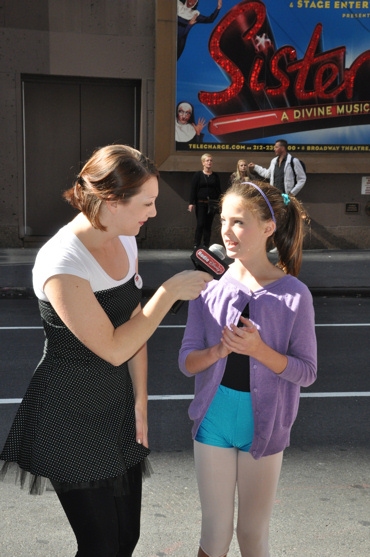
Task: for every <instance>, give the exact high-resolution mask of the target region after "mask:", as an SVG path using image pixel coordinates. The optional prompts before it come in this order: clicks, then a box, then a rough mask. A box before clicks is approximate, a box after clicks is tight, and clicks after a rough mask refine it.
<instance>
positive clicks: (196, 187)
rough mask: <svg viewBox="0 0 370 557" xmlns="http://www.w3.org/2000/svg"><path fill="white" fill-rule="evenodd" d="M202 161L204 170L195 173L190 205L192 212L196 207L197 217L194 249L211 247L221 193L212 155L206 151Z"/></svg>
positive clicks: (189, 209) (189, 208)
mask: <svg viewBox="0 0 370 557" xmlns="http://www.w3.org/2000/svg"><path fill="white" fill-rule="evenodd" d="M201 162H202V166H203V170H199V171H198V172H196V173H195V174H194V175H193V179H192V182H191V191H190V201H189V206H188V211H189V212H192V211H193V209H194V207H195V216H196V219H197V226H196V229H195V235H194V249H195V248H197V247H199V246H200V245H201V244H202V245H204V246H206V247H209V244H210V240H211V232H212V223H213V218H214V216H215V213H216V212H217V206H218V200H219V198H220V195H221V185H220V178H219V177H218V174H216V173H215V172H213V171H212V164H213V160H212V156H211V155H209V154H208V153H204V154H203V155H202V156H201ZM202 238H203V243H202Z"/></svg>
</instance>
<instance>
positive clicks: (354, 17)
mask: <svg viewBox="0 0 370 557" xmlns="http://www.w3.org/2000/svg"><path fill="white" fill-rule="evenodd" d="M171 3H172V2H171ZM157 5H158V8H159V9H158V15H159V19H158V21H157V24H159V27H161V25H162V31H163V30H164V27H163V25H164V18H163V16H164V15H165V14H164V11H165V5H166V2H165V0H162V1H159V2H158V3H157ZM174 5H175V6H174ZM369 6H370V1H363V0H358V1H348V2H342V1H333V0H324V1H314V0H296V1H288V0H279V1H276V0H266V1H260V0H255V1H246V0H244V1H241V2H235V0H222V1H221V0H199V2H196V1H195V0H187V2H185V3H183V2H182V1H181V0H178V1H176V0H173V4H172V6H171V8H172V11H171V14H170V17H169V18H168V17H167V33H166V35H167V39H166V40H167V41H168V31H169V26H168V25H169V22H170V24H171V26H172V27H171V33H170V37H171V40H172V58H171V64H170V66H171V67H169V68H168V69H167V75H166V78H167V82H166V84H167V87H169V88H170V90H171V94H168V93H167V95H166V98H167V111H168V110H169V108H170V107H172V114H171V115H170V121H171V122H173V128H172V130H171V133H169V134H168V137H167V141H169V142H170V145H167V148H166V152H165V151H162V152H163V156H164V158H165V159H168V158H172V162H175V161H181V155H185V154H187V153H193V154H195V153H197V155H199V152H200V151H205V150H207V151H218V152H220V153H224V154H226V153H232V154H233V157H234V158H235V152H236V151H238V152H240V151H241V152H243V151H246V152H248V151H261V152H267V151H271V149H272V146H273V144H274V142H275V141H276V139H278V138H280V137H284V138H285V139H287V140H288V142H289V144H290V148H291V149H292V150H294V151H296V152H298V153H302V152H304V153H305V157H307V156H308V155H309V154H311V153H314V154H315V155H318V154H320V153H326V154H329V153H330V154H331V155H332V162H333V161H334V160H335V159H336V158H337V157H338V156H339V155H342V156H343V154H347V153H351V154H355V153H356V154H359V155H360V154H362V155H363V157H358V160H359V161H360V160H361V159H362V158H364V157H365V156H366V155H367V157H366V158H367V160H368V154H369V152H370V50H369V40H368V36H369V31H370V7H369ZM174 8H175V9H174ZM163 10H164V11H163ZM168 15H169V12H168V2H167V16H168ZM157 36H158V34H157ZM175 37H176V38H175ZM174 38H175V43H176V44H175V45H174V44H173V42H174ZM163 40H164V39H163V37H162V43H163ZM158 41H159V44H160V41H161V39H160V38H158ZM162 48H163V46H162ZM165 48H166V50H167V53H168V42H167V44H166V47H165ZM160 50H161V49H160V48H159V52H160ZM157 62H158V57H157ZM162 73H163V72H162ZM156 77H157V80H158V74H157V76H156ZM168 79H169V80H170V81H171V80H172V89H171V85H170V83H169V82H168ZM165 81H166V79H165ZM162 86H163V83H162ZM158 87H159V88H160V87H161V86H160V85H158V86H157V93H158ZM167 91H168V90H167ZM157 99H158V95H157ZM168 101H169V102H168ZM157 108H159V109H160V106H157ZM160 110H161V109H160ZM156 137H158V135H157V134H156ZM156 141H157V139H156ZM335 154H337V157H335ZM174 155H177V157H175V159H174V158H173V157H174ZM179 156H180V157H179ZM333 157H334V158H333ZM338 160H339V159H338ZM364 160H365V159H364ZM324 164H326V163H324ZM328 164H329V166H330V167H331V166H333V169H334V167H335V165H332V164H331V163H328ZM341 164H342V165H343V158H342V159H341ZM170 166H171V164H170ZM172 166H173V165H172ZM180 166H181V164H180ZM320 166H321V167H322V168H323V163H321V164H320ZM360 166H362V165H361V164H360ZM328 168H329V167H328ZM320 171H321V170H320ZM334 171H340V169H339V170H338V169H334ZM353 171H354V169H353V168H352V172H353Z"/></svg>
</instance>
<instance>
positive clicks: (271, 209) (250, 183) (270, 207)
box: [242, 182, 290, 224]
mask: <svg viewBox="0 0 370 557" xmlns="http://www.w3.org/2000/svg"><path fill="white" fill-rule="evenodd" d="M242 184H243V185H248V186H253V187H254V188H256V190H258V191H259V192H260V194H261V195H262V197H263V198H264V200H265V201H266V203H267V206H268V208H269V209H270V213H271V218H272V220H273V221H274V223H275V224H276V218H275V213H274V210H273V208H272V206H271V203H270V201H269V200H268V197H267V195H266V194H265V193H264V192H263V191H262V190H261V188H260V187H259V186H257V184H253V183H252V182H242ZM289 201H290V200H289Z"/></svg>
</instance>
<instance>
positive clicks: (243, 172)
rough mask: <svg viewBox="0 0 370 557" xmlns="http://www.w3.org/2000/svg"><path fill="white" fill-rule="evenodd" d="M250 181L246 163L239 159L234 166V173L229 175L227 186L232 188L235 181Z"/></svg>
mask: <svg viewBox="0 0 370 557" xmlns="http://www.w3.org/2000/svg"><path fill="white" fill-rule="evenodd" d="M248 179H251V175H250V172H249V168H248V163H247V161H246V160H245V159H239V160H238V162H237V164H236V171H235V172H233V173H232V174H231V175H230V178H229V186H232V184H233V182H234V181H235V180H239V181H243V180H248Z"/></svg>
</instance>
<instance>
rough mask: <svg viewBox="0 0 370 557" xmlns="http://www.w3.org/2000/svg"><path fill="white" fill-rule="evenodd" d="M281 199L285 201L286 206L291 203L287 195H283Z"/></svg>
mask: <svg viewBox="0 0 370 557" xmlns="http://www.w3.org/2000/svg"><path fill="white" fill-rule="evenodd" d="M281 197H282V198H283V199H284V205H288V204H289V203H290V197H289V195H288V194H287V193H282V194H281Z"/></svg>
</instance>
